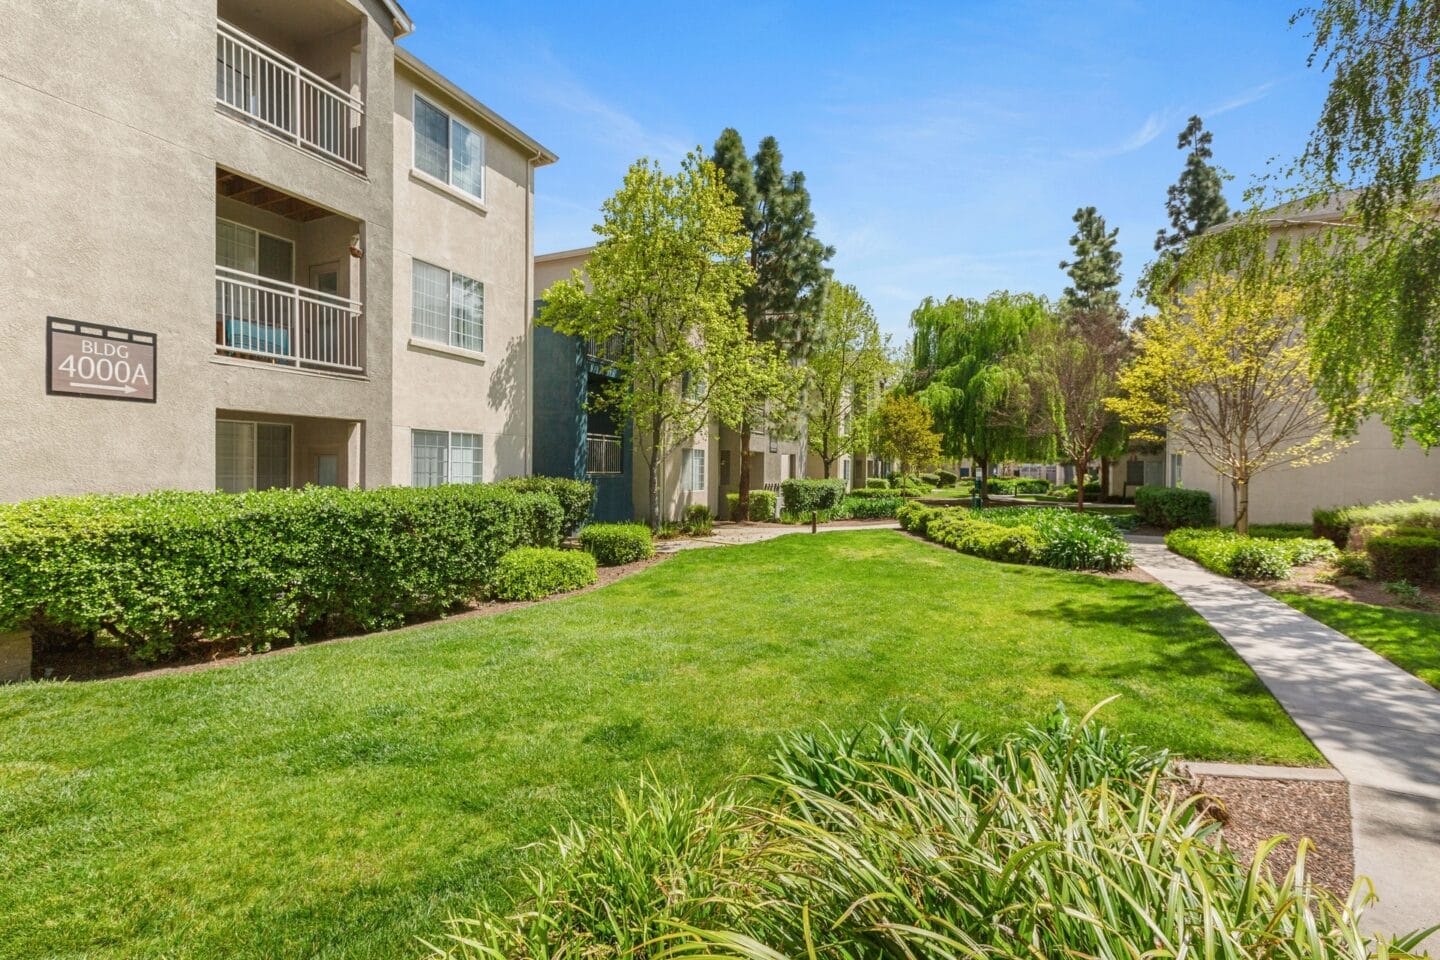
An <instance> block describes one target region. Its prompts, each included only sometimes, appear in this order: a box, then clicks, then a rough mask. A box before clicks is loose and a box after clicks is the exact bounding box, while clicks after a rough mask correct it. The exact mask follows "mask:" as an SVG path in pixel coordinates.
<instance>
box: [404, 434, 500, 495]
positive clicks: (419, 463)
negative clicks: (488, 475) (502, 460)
mask: <svg viewBox="0 0 1440 960" xmlns="http://www.w3.org/2000/svg"><path fill="white" fill-rule="evenodd" d="M480 441H481V436H480V434H478V433H450V432H449V431H446V430H411V431H410V484H411V486H415V487H438V486H439V485H440V484H442V483H479V482H480V481H481V479H482V478H483V474H484V471H483V469H482V467H483V463H484V458H483V453H482V450H481V443H480Z"/></svg>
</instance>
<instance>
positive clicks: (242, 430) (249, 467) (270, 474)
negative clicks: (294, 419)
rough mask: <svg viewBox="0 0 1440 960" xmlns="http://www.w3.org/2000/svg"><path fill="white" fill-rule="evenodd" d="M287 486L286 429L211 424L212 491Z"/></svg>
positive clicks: (275, 425)
mask: <svg viewBox="0 0 1440 960" xmlns="http://www.w3.org/2000/svg"><path fill="white" fill-rule="evenodd" d="M288 486H290V425H289V424H286V423H255V422H252V421H248V420H217V421H215V489H217V490H223V491H224V492H225V493H244V492H245V491H246V490H271V489H274V488H275V487H288Z"/></svg>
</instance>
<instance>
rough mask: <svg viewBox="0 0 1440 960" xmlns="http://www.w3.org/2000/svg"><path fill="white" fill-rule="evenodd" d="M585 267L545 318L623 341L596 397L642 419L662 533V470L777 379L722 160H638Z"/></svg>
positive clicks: (550, 295)
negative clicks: (749, 310)
mask: <svg viewBox="0 0 1440 960" xmlns="http://www.w3.org/2000/svg"><path fill="white" fill-rule="evenodd" d="M602 210H603V219H602V222H601V223H600V224H598V225H597V226H596V227H595V232H596V233H597V234H598V235H599V236H600V238H601V239H600V242H599V243H598V244H596V246H595V250H594V252H593V253H592V254H591V255H590V259H589V261H588V263H587V265H586V273H587V274H588V276H589V281H590V284H589V289H587V287H586V284H585V280H584V279H583V278H582V277H581V275H580V273H579V271H576V272H575V273H574V275H572V276H571V277H570V278H569V279H566V280H560V281H558V282H556V283H555V284H553V285H552V286H551V287H550V288H549V289H548V290H546V291H545V293H544V299H545V301H546V305H545V307H544V309H543V310H542V311H541V314H540V318H539V322H540V323H542V324H545V325H546V326H550V327H554V328H555V329H556V330H558V331H559V332H561V333H565V334H570V335H573V336H581V337H587V338H590V339H592V340H597V341H602V342H603V341H606V340H609V339H610V338H612V337H618V338H620V340H621V342H622V343H623V344H624V348H623V350H622V351H621V353H620V355H619V356H618V357H615V358H613V362H614V364H615V367H616V370H617V374H618V375H617V377H616V379H615V381H614V382H613V383H612V385H611V387H610V388H608V389H607V390H605V391H604V392H603V393H602V394H601V395H600V396H599V398H598V399H597V402H598V403H601V404H604V405H606V406H608V407H610V408H611V409H614V410H616V411H617V412H618V413H619V414H620V415H621V416H622V417H623V418H625V419H627V420H629V421H631V422H633V423H634V424H635V430H636V438H637V440H638V441H639V444H638V446H639V448H640V452H641V456H642V458H643V459H644V461H645V463H646V465H647V467H648V470H649V489H650V509H649V517H648V520H649V522H650V526H651V528H653V529H659V526H660V520H661V517H660V471H661V467H662V465H663V464H664V462H665V458H666V456H667V455H668V454H670V453H671V452H672V451H673V450H675V449H676V448H677V447H678V446H679V445H680V444H682V443H685V442H687V441H689V440H690V439H691V438H692V437H694V435H695V434H696V433H697V432H698V431H699V430H700V429H701V428H702V427H703V426H704V425H705V424H706V422H707V421H708V419H709V417H711V416H717V417H720V418H722V419H731V420H734V419H738V418H739V417H740V415H741V407H742V404H743V403H744V402H745V401H746V400H747V399H748V397H749V396H750V395H751V394H752V393H753V392H754V391H755V390H756V389H757V383H758V384H760V386H761V387H762V388H763V386H764V385H765V384H766V381H767V379H768V378H771V377H774V376H776V375H777V370H776V364H775V363H774V361H773V358H770V357H767V356H765V353H764V351H762V350H761V349H760V348H759V347H758V346H757V345H756V344H755V343H754V342H753V341H752V340H751V339H750V338H749V336H748V335H747V333H746V328H745V319H744V316H743V314H742V313H741V311H740V309H739V307H738V304H739V302H740V297H741V295H742V294H743V292H744V290H745V287H746V286H747V285H748V284H749V283H750V281H751V279H752V274H751V272H750V267H749V265H748V263H747V262H746V254H747V252H748V247H749V241H748V240H747V239H746V237H745V235H744V234H743V233H742V232H741V231H740V217H739V212H738V211H737V210H736V208H735V205H734V203H733V202H732V195H731V193H730V192H729V190H728V189H727V188H726V187H725V185H724V183H723V182H722V181H721V179H720V176H719V173H718V171H717V170H716V169H715V167H714V165H713V164H711V163H710V162H709V161H708V160H706V159H704V157H703V156H702V155H701V154H700V153H698V152H694V153H691V154H690V155H689V156H687V157H686V158H685V160H684V161H683V162H682V163H681V166H680V170H679V172H678V173H676V174H667V173H665V172H664V171H662V170H661V169H660V168H659V166H658V165H656V164H654V163H652V162H650V161H646V160H641V161H637V162H636V163H635V164H634V165H633V166H631V167H630V170H629V171H628V172H627V173H626V174H625V181H624V184H623V186H622V187H621V188H620V190H619V191H618V192H617V193H616V194H615V195H614V196H613V197H611V198H610V199H608V200H606V201H605V204H604V206H603V208H602Z"/></svg>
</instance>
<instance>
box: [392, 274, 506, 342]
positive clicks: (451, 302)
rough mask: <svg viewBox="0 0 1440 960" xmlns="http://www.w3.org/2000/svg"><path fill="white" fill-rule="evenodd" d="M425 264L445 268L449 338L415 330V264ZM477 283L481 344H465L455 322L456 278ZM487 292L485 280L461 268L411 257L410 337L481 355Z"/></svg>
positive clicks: (446, 315)
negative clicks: (462, 270) (439, 338)
mask: <svg viewBox="0 0 1440 960" xmlns="http://www.w3.org/2000/svg"><path fill="white" fill-rule="evenodd" d="M417 263H420V264H424V265H425V266H427V267H431V268H433V269H435V270H444V271H445V273H446V275H447V278H446V282H445V320H446V322H447V325H448V326H447V331H448V333H449V337H448V339H445V340H436V339H434V338H432V337H429V336H426V335H424V334H421V333H417V332H416V331H415V264H417ZM456 277H459V278H460V279H462V280H468V281H469V282H471V283H473V284H475V285H477V286H478V287H479V288H480V344H479V346H474V347H470V346H464V345H462V344H461V343H460V342H459V340H460V330H459V328H458V327H457V326H456V324H455V278H456ZM486 293H487V290H486V285H485V281H483V280H477V279H475V278H474V277H472V276H468V275H467V274H463V273H461V272H460V271H459V270H451V269H450V268H449V267H445V266H441V265H440V264H438V263H435V262H434V261H432V260H422V259H420V258H419V257H411V258H410V339H411V340H413V341H415V342H417V343H422V344H423V343H433V344H438V345H440V346H444V347H449V348H451V349H452V350H459V351H463V352H464V353H467V354H475V355H477V356H478V355H481V354H483V353H484V352H485V313H486V310H485V295H486Z"/></svg>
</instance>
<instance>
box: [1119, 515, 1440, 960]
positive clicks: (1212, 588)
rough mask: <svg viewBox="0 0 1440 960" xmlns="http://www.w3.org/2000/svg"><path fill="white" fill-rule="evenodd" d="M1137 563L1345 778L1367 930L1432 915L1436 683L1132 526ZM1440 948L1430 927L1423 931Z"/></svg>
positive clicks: (1439, 874)
mask: <svg viewBox="0 0 1440 960" xmlns="http://www.w3.org/2000/svg"><path fill="white" fill-rule="evenodd" d="M1131 549H1132V551H1133V552H1134V554H1135V563H1136V566H1138V567H1140V569H1142V570H1144V571H1145V572H1146V573H1149V574H1150V575H1151V576H1153V577H1155V579H1157V580H1159V581H1160V582H1161V583H1163V584H1164V585H1165V586H1167V587H1169V588H1170V589H1171V590H1173V591H1174V592H1175V593H1176V594H1177V595H1179V597H1180V598H1181V599H1182V600H1184V601H1185V602H1186V603H1187V604H1189V605H1190V607H1191V608H1192V609H1194V610H1195V612H1196V613H1198V614H1200V615H1201V616H1202V617H1204V618H1205V619H1206V620H1207V621H1209V623H1210V625H1211V626H1212V627H1214V628H1215V630H1216V632H1218V633H1219V634H1220V635H1221V636H1222V637H1224V638H1225V640H1226V642H1227V643H1229V644H1230V646H1231V647H1233V648H1234V649H1235V652H1236V653H1238V654H1239V655H1240V656H1241V657H1242V658H1243V659H1244V660H1245V662H1246V663H1248V664H1249V665H1250V668H1251V669H1252V670H1254V671H1255V674H1256V675H1257V676H1258V677H1259V678H1260V680H1261V681H1262V682H1263V683H1264V684H1265V686H1266V687H1268V688H1269V689H1270V692H1271V693H1272V694H1274V696H1275V699H1276V700H1278V701H1280V705H1281V706H1283V707H1284V708H1285V711H1286V712H1287V713H1289V714H1290V716H1291V717H1292V718H1293V719H1294V720H1295V723H1296V725H1298V726H1299V727H1300V729H1301V730H1303V731H1304V732H1305V735H1306V736H1308V737H1309V738H1310V739H1311V741H1312V742H1313V743H1314V744H1315V746H1316V747H1317V748H1318V749H1319V750H1320V752H1321V753H1323V754H1324V755H1325V758H1326V759H1327V760H1329V761H1330V763H1331V765H1332V766H1334V767H1335V769H1336V770H1338V771H1339V772H1340V773H1341V774H1342V775H1343V776H1344V777H1345V779H1346V780H1347V781H1349V783H1350V813H1351V819H1352V822H1353V830H1354V840H1355V872H1356V873H1357V874H1358V875H1362V876H1367V877H1369V878H1370V879H1371V880H1372V881H1373V882H1374V884H1375V891H1376V893H1377V895H1378V896H1379V898H1380V899H1379V902H1378V903H1377V904H1375V905H1374V906H1372V907H1371V908H1370V910H1368V911H1367V912H1366V914H1365V919H1366V921H1367V925H1368V926H1369V927H1370V929H1371V930H1376V931H1383V932H1387V933H1390V932H1407V931H1410V930H1414V929H1418V928H1421V927H1428V926H1430V925H1432V924H1435V923H1440V691H1437V690H1436V689H1435V688H1433V687H1431V686H1430V685H1429V684H1427V683H1425V682H1424V681H1423V680H1420V679H1419V678H1417V677H1415V676H1413V675H1411V674H1409V673H1407V672H1405V671H1404V670H1402V669H1400V668H1399V667H1397V666H1395V665H1394V664H1393V663H1391V662H1390V661H1388V660H1386V659H1385V658H1383V657H1381V656H1380V655H1379V654H1376V653H1374V652H1372V651H1371V650H1369V649H1367V648H1366V647H1363V646H1361V645H1360V644H1358V643H1356V642H1355V641H1353V640H1351V639H1350V638H1349V637H1346V636H1345V635H1343V634H1341V633H1339V632H1337V631H1335V630H1332V629H1331V628H1329V627H1327V626H1325V625H1324V624H1322V623H1319V622H1318V621H1316V620H1313V619H1311V618H1310V617H1307V616H1305V615H1304V614H1302V613H1300V612H1299V611H1298V610H1296V609H1294V608H1293V607H1290V606H1287V605H1286V604H1283V603H1281V602H1280V601H1278V600H1275V599H1273V598H1271V597H1269V596H1266V595H1265V594H1263V593H1261V592H1260V591H1258V590H1255V589H1253V588H1251V587H1248V586H1246V585H1245V584H1243V583H1240V582H1238V581H1236V580H1231V579H1230V578H1228V577H1222V576H1219V575H1217V574H1214V573H1211V572H1210V571H1208V570H1206V569H1205V568H1203V567H1201V566H1199V565H1198V564H1195V563H1192V562H1191V561H1189V560H1186V559H1185V558H1183V557H1180V556H1177V555H1175V554H1173V553H1171V552H1170V551H1169V550H1167V549H1166V548H1165V546H1164V544H1163V543H1161V542H1157V541H1156V538H1148V537H1132V538H1131ZM1426 945H1427V946H1428V947H1429V948H1430V949H1431V951H1436V950H1437V949H1440V936H1432V937H1431V938H1430V939H1429V940H1428V941H1427V943H1426Z"/></svg>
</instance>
